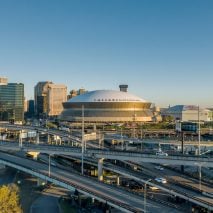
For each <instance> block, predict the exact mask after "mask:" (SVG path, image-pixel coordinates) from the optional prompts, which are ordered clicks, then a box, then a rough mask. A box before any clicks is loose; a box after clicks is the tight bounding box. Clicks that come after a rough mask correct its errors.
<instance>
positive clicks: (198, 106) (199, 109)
mask: <svg viewBox="0 0 213 213" xmlns="http://www.w3.org/2000/svg"><path fill="white" fill-rule="evenodd" d="M198 155H200V107H199V105H198Z"/></svg>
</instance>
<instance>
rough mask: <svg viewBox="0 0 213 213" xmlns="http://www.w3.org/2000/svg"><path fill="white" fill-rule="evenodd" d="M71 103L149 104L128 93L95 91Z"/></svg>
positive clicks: (76, 98)
mask: <svg viewBox="0 0 213 213" xmlns="http://www.w3.org/2000/svg"><path fill="white" fill-rule="evenodd" d="M68 102H70V103H76V102H147V101H145V100H143V99H142V98H139V97H137V96H135V95H132V94H130V93H128V92H121V91H114V90H95V91H91V92H87V93H84V94H82V95H79V96H76V97H74V98H71V99H69V100H68Z"/></svg>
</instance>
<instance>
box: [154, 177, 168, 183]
mask: <svg viewBox="0 0 213 213" xmlns="http://www.w3.org/2000/svg"><path fill="white" fill-rule="evenodd" d="M155 181H156V182H158V183H167V180H166V179H165V178H162V177H159V178H155Z"/></svg>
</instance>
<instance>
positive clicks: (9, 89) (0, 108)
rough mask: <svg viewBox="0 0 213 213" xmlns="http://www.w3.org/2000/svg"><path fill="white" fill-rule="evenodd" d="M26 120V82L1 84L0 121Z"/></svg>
mask: <svg viewBox="0 0 213 213" xmlns="http://www.w3.org/2000/svg"><path fill="white" fill-rule="evenodd" d="M23 120H24V84H21V83H8V84H5V85H0V121H9V122H22V121H23Z"/></svg>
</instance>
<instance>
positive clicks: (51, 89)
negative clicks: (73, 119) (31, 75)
mask: <svg viewBox="0 0 213 213" xmlns="http://www.w3.org/2000/svg"><path fill="white" fill-rule="evenodd" d="M66 101H67V87H66V86H65V85H60V84H49V86H48V92H47V114H48V116H57V115H59V114H60V113H61V112H62V111H63V105H62V103H63V102H66Z"/></svg>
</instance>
